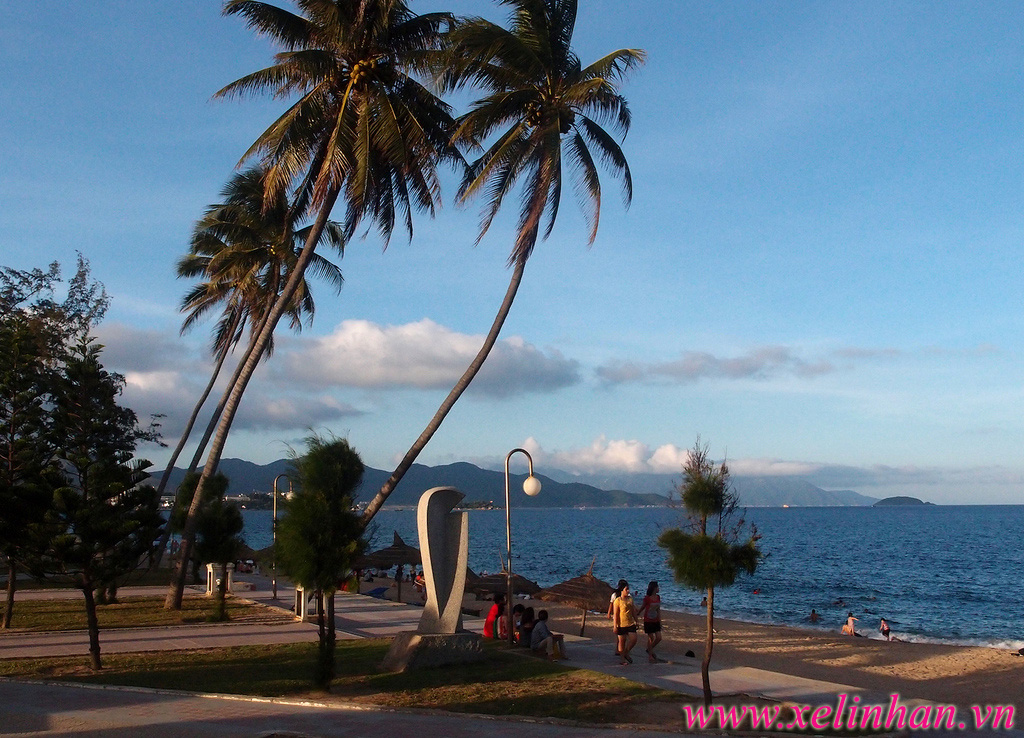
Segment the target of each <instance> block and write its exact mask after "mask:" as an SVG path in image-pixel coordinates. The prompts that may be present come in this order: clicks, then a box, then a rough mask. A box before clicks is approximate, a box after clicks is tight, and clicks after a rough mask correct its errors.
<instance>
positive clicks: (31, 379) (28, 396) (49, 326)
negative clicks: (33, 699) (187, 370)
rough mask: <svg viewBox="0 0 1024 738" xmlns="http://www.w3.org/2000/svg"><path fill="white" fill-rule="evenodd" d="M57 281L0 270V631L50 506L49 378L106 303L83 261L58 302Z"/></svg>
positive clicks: (53, 270)
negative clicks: (1, 601)
mask: <svg viewBox="0 0 1024 738" xmlns="http://www.w3.org/2000/svg"><path fill="white" fill-rule="evenodd" d="M60 282H61V268H60V264H59V263H57V262H53V263H51V264H50V265H49V267H48V268H47V269H46V270H45V271H44V270H42V269H32V270H29V271H22V270H18V269H11V268H9V267H4V268H0V510H2V511H3V514H2V515H0V556H2V557H3V559H4V562H5V563H6V565H7V596H6V606H5V608H4V613H3V619H2V621H0V628H8V627H10V624H11V618H12V617H13V613H14V594H15V590H16V588H17V575H18V568H19V566H18V562H19V560H22V559H24V558H26V557H28V556H29V555H30V549H31V548H33V546H34V543H35V541H34V540H33V536H34V535H35V533H36V532H37V530H38V522H39V521H40V520H41V519H42V516H43V513H44V512H45V510H46V508H47V506H48V504H49V501H50V500H49V496H48V493H47V490H46V487H45V485H44V484H43V479H42V475H43V472H44V470H45V469H46V468H47V467H48V466H49V465H50V464H51V463H52V461H53V458H54V453H55V443H56V439H55V438H54V436H53V433H52V422H51V421H52V418H51V416H50V415H49V413H48V412H47V404H48V403H49V402H51V399H52V398H51V393H52V388H53V380H54V376H55V372H56V371H57V369H58V368H59V366H60V365H61V362H62V361H63V359H64V354H65V351H66V348H67V346H68V345H69V344H70V343H72V342H74V341H77V340H79V339H81V338H83V337H85V336H86V335H88V332H89V330H90V329H91V328H92V326H93V325H94V324H95V323H96V322H97V321H99V320H100V319H101V318H102V317H103V314H104V312H105V311H106V308H107V304H108V299H107V295H106V292H105V291H104V290H103V285H101V284H100V283H99V282H94V281H93V280H92V279H91V278H90V275H89V263H88V262H87V261H86V260H85V259H84V258H83V257H82V256H81V255H79V257H78V267H77V270H76V271H75V274H74V276H73V277H72V278H71V279H70V281H69V284H68V288H67V292H66V295H65V297H64V299H63V300H59V299H58V298H57V297H56V294H55V293H56V289H57V285H58V284H59V283H60Z"/></svg>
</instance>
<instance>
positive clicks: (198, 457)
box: [185, 315, 268, 474]
mask: <svg viewBox="0 0 1024 738" xmlns="http://www.w3.org/2000/svg"><path fill="white" fill-rule="evenodd" d="M267 318H268V316H267V315H265V316H263V319H262V322H260V324H259V325H258V326H257V327H256V330H255V331H253V336H252V338H250V339H249V345H248V346H246V349H245V353H244V354H243V355H242V358H241V359H240V360H239V362H238V365H237V366H236V367H235V371H234V373H233V374H232V375H231V379H230V380H229V381H228V383H227V386H226V387H225V389H224V394H223V395H221V398H220V401H219V402H218V403H217V407H216V408H214V411H213V413H212V414H211V415H210V422H209V423H207V424H206V430H205V431H204V432H203V437H202V438H201V439H200V441H199V445H198V446H196V452H195V454H193V456H192V461H191V463H189V465H188V469H187V470H186V472H185V473H186V474H191V473H192V472H194V471H195V470H196V469H197V468H199V462H200V461H202V458H203V452H204V451H206V445H207V444H208V443H209V442H210V439H211V438H212V437H213V433H214V431H216V430H217V425H218V424H219V423H220V416H221V414H222V413H223V412H224V406H225V405H226V404H227V401H228V397H229V396H230V394H231V388H232V387H234V386H235V382H237V381H238V378H239V376H241V373H242V368H243V367H244V366H245V361H246V359H248V358H249V354H251V353H252V350H253V347H254V346H255V345H256V340H257V338H258V337H259V334H260V332H261V331H262V330H263V327H264V326H265V325H266V324H267ZM217 462H218V463H220V459H219V458H218V459H217ZM216 471H217V470H216V469H214V472H216Z"/></svg>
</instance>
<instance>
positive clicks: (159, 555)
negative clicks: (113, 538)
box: [150, 344, 230, 569]
mask: <svg viewBox="0 0 1024 738" xmlns="http://www.w3.org/2000/svg"><path fill="white" fill-rule="evenodd" d="M229 349H230V345H229V344H225V345H224V347H223V348H222V349H221V350H220V356H219V357H218V358H217V365H216V366H215V367H214V368H213V374H212V375H211V376H210V381H209V382H208V383H207V384H206V389H205V390H203V394H202V395H201V396H200V397H199V400H198V401H197V402H196V404H195V407H194V408H192V415H191V417H189V419H188V423H186V424H185V429H184V430H183V431H182V432H181V438H179V439H178V445H177V446H176V447H175V448H174V453H172V454H171V458H170V461H168V462H167V468H166V469H164V473H163V476H161V477H160V484H159V486H157V488H156V492H157V494H158V495H163V493H164V490H165V489H167V482H168V481H170V478H171V472H172V471H173V470H174V464H175V463H176V462H177V461H178V457H179V456H180V455H181V451H182V449H183V448H185V444H186V443H187V442H188V437H189V436H190V435H192V429H193V428H194V427H195V424H196V420H197V419H198V417H199V412H200V410H202V409H203V405H205V404H206V401H207V400H208V399H209V397H210V393H211V392H212V391H213V386H214V385H215V384H216V383H217V377H219V376H220V371H221V369H222V368H223V367H224V361H225V359H227V357H228V351H229ZM214 417H217V416H216V415H215V416H214ZM170 538H171V528H170V526H169V525H165V526H164V532H163V534H162V535H161V536H160V541H159V543H157V545H156V554H155V555H154V556H153V560H152V564H151V565H150V569H156V568H157V567H158V566H160V562H161V561H162V560H163V558H164V553H166V551H167V541H169V540H170Z"/></svg>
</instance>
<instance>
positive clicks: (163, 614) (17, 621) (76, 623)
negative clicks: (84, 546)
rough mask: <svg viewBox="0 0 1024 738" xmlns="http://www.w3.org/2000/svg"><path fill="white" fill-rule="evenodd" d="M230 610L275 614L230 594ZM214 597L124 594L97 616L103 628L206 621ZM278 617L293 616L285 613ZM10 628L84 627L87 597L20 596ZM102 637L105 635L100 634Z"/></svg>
mask: <svg viewBox="0 0 1024 738" xmlns="http://www.w3.org/2000/svg"><path fill="white" fill-rule="evenodd" d="M225 604H226V606H227V614H228V617H229V618H230V619H231V620H243V619H252V618H253V617H261V616H265V617H267V618H272V617H274V614H273V613H274V612H275V611H273V610H271V609H270V608H267V607H264V606H263V605H255V604H253V603H251V602H246V601H243V600H239V599H236V598H234V597H228V598H227V601H226V603H225ZM214 607H215V603H214V600H213V598H212V597H205V596H201V595H193V596H186V597H185V599H184V600H183V601H182V605H181V610H165V609H164V599H163V597H123V598H121V599H120V601H119V602H118V603H117V604H113V605H97V606H96V617H97V618H98V619H99V623H100V630H101V631H102V630H105V629H108V628H134V627H143V626H149V627H155V626H165V625H192V624H195V623H203V622H206V621H207V619H208V618H210V617H211V616H212V615H213V612H214ZM277 617H278V618H279V619H283V620H290V619H291V618H290V617H289V616H287V615H285V614H280V615H278V616H277ZM11 626H12V627H11V632H15V631H42V630H45V631H60V630H85V629H86V628H87V627H88V625H87V623H86V619H85V601H84V599H83V598H82V597H75V598H71V599H60V600H19V601H17V602H15V603H14V616H13V618H12V619H11ZM100 638H101V640H102V635H101V636H100Z"/></svg>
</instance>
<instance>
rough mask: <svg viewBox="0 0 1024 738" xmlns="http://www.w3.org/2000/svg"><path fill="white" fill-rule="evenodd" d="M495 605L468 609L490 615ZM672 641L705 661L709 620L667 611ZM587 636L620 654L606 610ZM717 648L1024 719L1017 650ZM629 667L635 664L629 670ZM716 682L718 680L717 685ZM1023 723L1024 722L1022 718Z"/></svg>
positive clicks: (817, 641) (798, 634)
mask: <svg viewBox="0 0 1024 738" xmlns="http://www.w3.org/2000/svg"><path fill="white" fill-rule="evenodd" d="M391 584H392V583H391V582H390V581H387V580H384V579H378V580H377V581H376V582H375V583H373V584H372V585H371V584H369V583H363V585H362V587H360V589H361V590H362V591H364V592H365V591H367V590H368V589H370V588H372V587H380V586H389V589H390V591H389V592H388V595H387V596H388V598H389V599H394V587H392V586H390V585H391ZM417 597H418V594H417V591H416V588H415V587H414V586H413V584H412V583H411V582H408V583H403V585H402V599H403V600H404V601H406V602H415V601H417ZM524 602H525V604H527V605H532V606H533V607H534V608H535V609H537V610H539V609H541V608H544V609H546V610H547V611H548V613H549V614H550V620H551V627H552V630H554V631H555V632H561V633H569V634H578V633H579V628H580V619H581V613H580V611H579V610H576V609H573V608H570V607H566V606H564V605H559V604H556V603H551V602H541V601H539V600H537V601H535V600H528V601H524ZM490 604H491V603H490V602H489V601H483V600H481V601H474V599H473V597H472V596H471V595H468V596H467V599H466V605H467V606H470V607H474V608H480V609H481V611H482V612H483V613H486V611H487V609H488V608H489V607H490ZM662 617H663V621H662V622H663V627H664V638H665V640H664V641H663V642H662V644H661V645H660V646H659V647H658V654H659V656H661V657H662V658H666V659H669V660H672V661H683V660H686V659H687V658H688V657H687V656H686V655H685V654H686V652H687V651H693V653H694V657H693V660H694V661H696V662H697V663H698V664H699V662H700V659H701V658H702V656H703V651H704V633H705V620H704V617H703V616H700V615H692V614H687V613H680V612H672V611H668V610H662ZM586 628H587V631H586V632H587V635H589V636H592V637H593V636H599V634H601V633H605V634H607V637H608V650H609V653H608V659H609V662H610V663H614V662H615V658H614V656H613V650H614V646H613V643H614V638H613V636H612V632H611V627H610V625H609V622H608V620H607V619H606V617H605V616H604V614H603V613H601V614H598V613H591V614H589V615H588V616H587V626H586ZM715 630H716V631H717V632H716V635H715V646H714V654H713V659H712V670H714V669H715V668H721V667H723V666H749V667H753V668H757V669H765V670H768V671H776V672H781V673H784V674H790V675H793V676H799V677H804V678H806V679H819V680H823V681H828V682H835V683H838V684H848V685H850V686H852V687H858V688H861V689H864V690H869V691H871V692H875V693H882V694H886V695H888V694H894V693H895V694H899V695H900V698H901V699H902V700H912V699H921V700H928V701H931V702H936V703H940V704H952V705H956V706H957V707H960V708H966V707H970V706H971V705H978V704H980V705H986V704H989V705H1013V706H1014V712H1015V713H1016V714H1018V715H1024V713H1022V712H1021V710H1024V656H1020V655H1018V654H1017V653H1016V652H1015V651H1009V650H1000V649H995V648H982V647H974V646H950V645H941V644H931V643H909V642H902V641H892V642H886V641H882V640H875V639H873V638H854V637H850V636H843V635H840V634H839V633H838V632H836V633H835V634H830V633H823V632H822V631H820V630H812V629H801V628H790V627H785V626H777V625H760V624H756V623H743V622H738V621H734V620H725V619H721V618H715ZM645 644H646V638H645V636H644V635H643V634H642V633H641V634H640V636H639V640H638V642H637V647H636V650H635V651H634V653H638V654H639V655H640V656H641V657H645V654H644V652H643V649H644V647H645ZM626 668H628V667H626ZM713 686H714V683H713V682H712V687H713ZM1018 722H1019V721H1018Z"/></svg>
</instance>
